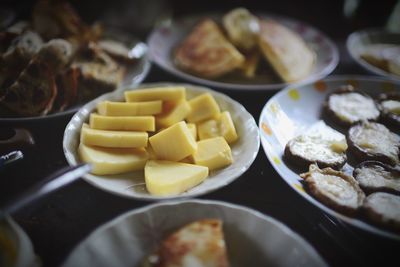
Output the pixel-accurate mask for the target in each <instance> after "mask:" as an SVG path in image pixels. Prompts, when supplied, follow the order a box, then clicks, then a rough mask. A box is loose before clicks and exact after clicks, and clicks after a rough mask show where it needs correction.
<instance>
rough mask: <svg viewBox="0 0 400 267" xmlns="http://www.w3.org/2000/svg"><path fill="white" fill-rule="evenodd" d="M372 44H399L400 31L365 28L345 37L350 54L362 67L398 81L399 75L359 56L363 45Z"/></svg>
mask: <svg viewBox="0 0 400 267" xmlns="http://www.w3.org/2000/svg"><path fill="white" fill-rule="evenodd" d="M372 44H395V45H400V33H393V32H389V31H385V30H384V29H376V28H373V29H366V30H361V31H357V32H353V33H352V34H350V35H349V36H348V37H347V41H346V46H347V50H348V52H349V54H350V56H351V57H352V58H353V59H354V61H356V62H357V63H358V64H359V65H360V66H361V67H362V68H364V69H365V70H367V71H368V72H370V73H371V74H375V75H380V76H384V77H386V78H389V79H394V80H397V81H400V76H398V75H396V74H392V73H389V72H387V71H385V70H383V69H381V68H378V67H376V66H374V65H372V64H370V63H368V62H367V61H365V60H364V59H362V58H361V56H360V55H361V53H362V52H363V51H364V49H365V47H366V46H368V45H372Z"/></svg>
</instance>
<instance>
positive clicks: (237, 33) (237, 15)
mask: <svg viewBox="0 0 400 267" xmlns="http://www.w3.org/2000/svg"><path fill="white" fill-rule="evenodd" d="M222 23H223V26H224V29H225V31H226V32H227V34H228V37H229V40H230V41H231V42H232V43H233V44H234V45H235V46H236V47H237V48H239V49H243V50H246V51H249V50H252V49H253V48H255V47H256V46H257V42H258V33H259V31H260V25H259V22H258V19H257V18H256V17H255V16H253V15H252V14H251V13H250V12H249V11H248V10H247V9H245V8H235V9H233V10H231V11H230V12H228V13H227V14H225V15H224V16H223V18H222Z"/></svg>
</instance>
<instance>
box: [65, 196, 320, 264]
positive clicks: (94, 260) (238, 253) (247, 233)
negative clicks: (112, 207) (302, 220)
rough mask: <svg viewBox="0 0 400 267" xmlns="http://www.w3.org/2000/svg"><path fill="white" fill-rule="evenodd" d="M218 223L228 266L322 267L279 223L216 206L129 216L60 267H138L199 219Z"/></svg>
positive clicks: (198, 204)
mask: <svg viewBox="0 0 400 267" xmlns="http://www.w3.org/2000/svg"><path fill="white" fill-rule="evenodd" d="M205 218H216V219H221V220H222V221H223V231H224V236H225V241H226V244H227V249H228V257H229V260H230V263H231V266H233V267H235V266H327V264H326V263H325V261H324V260H323V259H322V258H321V257H320V256H319V255H318V254H317V252H316V251H315V250H314V248H313V247H312V246H311V245H310V244H308V243H307V242H306V241H305V240H304V239H303V238H302V237H300V236H299V235H298V234H296V233H295V232H293V231H292V230H290V229H289V228H288V227H287V226H285V225H284V224H282V223H281V222H279V221H277V220H275V219H273V218H271V217H270V216H267V215H264V214H262V213H260V212H258V211H255V210H252V209H249V208H245V207H243V206H238V205H233V204H228V203H225V202H220V201H210V200H191V201H174V202H163V203H159V204H155V205H149V206H146V207H144V208H141V209H137V210H133V211H129V212H127V213H125V214H123V215H121V216H119V217H117V218H116V219H114V220H112V221H111V222H108V223H106V224H105V225H103V226H101V227H100V228H98V229H97V230H95V231H94V232H93V233H92V234H90V235H89V237H87V238H86V239H85V240H84V241H83V242H82V243H80V244H79V245H78V246H77V247H76V248H75V249H74V250H73V251H72V253H71V254H70V255H69V256H68V258H67V260H66V261H65V263H64V264H63V265H62V266H64V267H72V266H97V267H102V266H113V267H118V266H140V262H141V261H142V259H143V258H144V257H145V256H146V255H148V254H149V253H151V252H152V251H153V250H154V249H155V248H156V247H157V246H158V244H159V243H160V242H161V241H162V240H163V238H164V237H165V236H167V235H168V234H171V233H172V232H174V231H175V230H177V229H178V228H180V227H182V226H184V225H185V224H188V223H190V222H193V221H195V220H199V219H205Z"/></svg>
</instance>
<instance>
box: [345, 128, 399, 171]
mask: <svg viewBox="0 0 400 267" xmlns="http://www.w3.org/2000/svg"><path fill="white" fill-rule="evenodd" d="M346 138H347V143H348V145H349V151H350V152H351V153H352V154H353V155H354V156H355V159H356V161H357V162H362V161H366V160H377V161H380V162H384V163H388V164H390V165H396V164H398V163H399V151H400V137H399V136H398V135H397V134H395V133H393V132H391V131H390V130H389V129H388V128H386V126H385V125H383V124H380V123H376V122H363V123H360V124H357V125H354V126H353V127H351V128H350V129H349V131H348V134H347V136H346Z"/></svg>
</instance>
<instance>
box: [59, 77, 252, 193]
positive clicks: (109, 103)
mask: <svg viewBox="0 0 400 267" xmlns="http://www.w3.org/2000/svg"><path fill="white" fill-rule="evenodd" d="M259 147H260V139H259V131H258V128H257V124H256V122H255V120H254V118H253V117H252V115H251V114H250V113H249V112H248V111H247V110H246V109H245V108H244V107H243V106H242V105H241V104H240V103H238V102H236V101H235V100H233V99H232V98H230V97H228V96H226V95H224V94H222V93H219V92H216V91H213V90H211V89H209V88H206V87H200V86H195V85H190V84H173V83H152V84H142V85H137V86H134V87H130V88H127V90H125V91H124V92H113V93H108V94H105V95H102V96H100V97H98V98H97V99H95V100H93V101H91V102H89V103H88V104H86V105H85V106H83V107H82V108H81V109H80V110H79V111H78V112H77V113H76V114H75V115H74V116H73V117H72V119H71V121H70V122H69V123H68V125H67V126H66V129H65V132H64V140H63V149H64V154H65V157H66V159H67V162H68V163H69V164H70V165H77V164H79V163H82V162H87V163H91V164H92V167H93V169H92V172H91V173H90V174H87V175H85V176H84V179H85V180H86V181H87V182H89V183H90V184H92V185H94V186H96V187H98V188H100V189H102V190H105V191H108V192H110V193H113V194H117V195H120V196H125V197H131V198H138V199H144V200H159V199H165V198H179V197H195V196H199V195H202V194H205V193H208V192H211V191H214V190H216V189H218V188H220V187H222V186H225V185H227V184H229V183H230V182H232V181H233V180H235V179H236V178H238V177H239V176H241V175H242V174H243V173H244V172H245V171H246V170H247V169H248V168H249V167H250V165H251V164H252V163H253V161H254V159H255V157H256V156H257V153H258V150H259Z"/></svg>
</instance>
